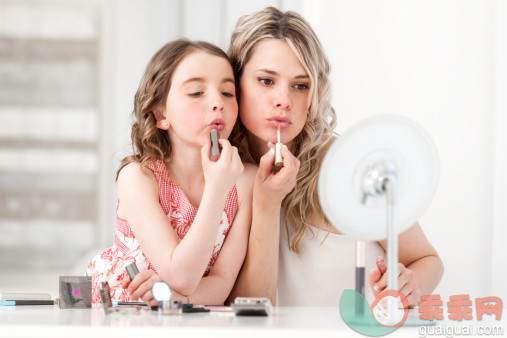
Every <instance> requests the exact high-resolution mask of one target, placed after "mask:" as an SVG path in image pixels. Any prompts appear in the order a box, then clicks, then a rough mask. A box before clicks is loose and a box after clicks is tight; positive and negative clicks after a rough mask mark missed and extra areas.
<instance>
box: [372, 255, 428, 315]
mask: <svg viewBox="0 0 507 338" xmlns="http://www.w3.org/2000/svg"><path fill="white" fill-rule="evenodd" d="M386 272H387V267H386V263H385V262H384V260H383V259H382V258H381V257H377V269H373V270H371V271H370V276H369V278H368V281H369V283H370V287H371V289H372V291H373V295H374V296H375V297H377V295H378V294H379V293H381V292H382V291H384V289H385V288H386V287H387V273H386ZM398 290H399V291H400V292H401V293H403V294H404V295H405V297H407V301H408V307H409V308H413V307H414V306H417V303H418V302H419V300H420V298H421V290H420V289H419V285H418V284H417V280H416V279H415V277H414V272H413V271H412V270H410V269H407V268H406V267H405V265H403V264H401V263H398Z"/></svg>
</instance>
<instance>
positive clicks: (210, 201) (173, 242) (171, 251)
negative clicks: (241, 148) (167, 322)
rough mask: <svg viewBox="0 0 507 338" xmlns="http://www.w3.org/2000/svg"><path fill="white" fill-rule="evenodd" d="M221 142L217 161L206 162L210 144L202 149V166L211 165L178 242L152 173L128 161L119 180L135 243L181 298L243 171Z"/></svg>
mask: <svg viewBox="0 0 507 338" xmlns="http://www.w3.org/2000/svg"><path fill="white" fill-rule="evenodd" d="M220 141H222V143H221V145H222V156H221V157H220V159H219V160H218V161H217V162H213V163H209V162H207V163H204V161H205V159H208V160H209V158H208V157H207V156H208V155H207V154H209V140H208V141H207V143H206V145H205V146H204V147H203V165H208V166H209V168H207V170H208V171H207V170H206V169H205V179H206V184H205V187H204V193H203V196H202V199H201V203H200V206H199V210H198V212H197V215H196V217H195V219H194V222H193V223H192V226H191V227H190V229H189V231H188V232H187V234H186V235H185V237H184V238H183V239H182V240H181V241H180V240H179V238H178V236H177V234H176V232H175V230H174V229H173V228H172V226H171V224H170V222H169V219H168V217H167V216H166V215H165V213H164V211H163V210H162V207H161V205H160V202H159V197H158V184H157V181H156V179H155V177H154V175H153V173H151V172H150V173H145V172H144V171H142V170H141V167H140V165H139V164H137V163H131V164H129V165H128V166H126V167H125V168H123V170H122V171H121V172H120V175H119V177H118V195H119V200H120V207H121V211H122V214H123V215H124V217H125V218H126V220H127V221H128V222H129V225H130V227H131V228H132V231H133V232H134V235H135V237H136V239H137V240H138V242H139V245H140V246H141V248H142V250H143V252H144V253H145V255H146V257H147V258H148V260H149V261H150V262H151V263H152V264H153V266H154V267H155V269H156V270H157V271H158V273H159V274H160V277H161V278H162V279H163V280H165V281H167V282H168V283H169V284H170V285H171V287H172V288H173V289H174V290H175V291H176V292H178V293H180V294H183V295H188V294H190V293H192V292H193V291H194V290H195V289H196V288H197V285H198V284H199V282H200V280H201V279H202V275H203V273H204V271H205V270H206V267H207V265H208V262H209V258H210V257H211V254H212V252H213V249H214V243H215V239H216V237H217V233H218V227H219V224H220V220H221V218H222V213H223V210H224V206H225V201H226V198H227V194H228V192H229V190H230V189H231V188H232V186H233V185H234V183H235V182H236V180H237V178H238V177H239V176H240V175H241V173H242V171H243V164H242V163H241V161H240V159H239V156H237V151H235V152H234V151H233V149H232V147H231V145H230V144H229V143H228V141H226V140H220ZM224 141H225V142H224ZM233 155H235V156H233ZM206 175H208V177H206Z"/></svg>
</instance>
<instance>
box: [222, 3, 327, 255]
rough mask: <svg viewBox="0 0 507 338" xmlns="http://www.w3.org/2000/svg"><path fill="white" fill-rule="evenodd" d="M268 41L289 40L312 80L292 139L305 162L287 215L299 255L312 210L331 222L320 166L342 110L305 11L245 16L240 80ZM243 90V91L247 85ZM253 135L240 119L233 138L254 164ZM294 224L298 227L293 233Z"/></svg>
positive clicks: (233, 54) (234, 49) (233, 53)
mask: <svg viewBox="0 0 507 338" xmlns="http://www.w3.org/2000/svg"><path fill="white" fill-rule="evenodd" d="M266 39H277V40H281V41H286V42H287V43H288V44H289V46H290V47H291V49H292V50H293V51H294V53H295V54H296V56H297V57H298V59H299V61H300V62H301V64H302V65H303V67H304V69H305V70H306V72H307V73H308V75H309V77H310V79H311V85H310V95H309V98H308V116H307V119H306V123H305V125H304V127H303V130H302V131H301V132H300V133H299V134H298V135H297V136H296V137H295V138H294V140H293V141H292V142H293V149H292V151H293V153H294V155H295V156H296V157H297V158H298V159H299V160H300V162H301V166H300V169H299V172H298V174H297V178H296V186H295V188H294V190H292V192H290V193H289V194H288V195H287V196H286V197H285V199H284V200H283V202H282V207H283V208H284V210H285V213H286V218H285V219H286V221H285V230H286V232H287V244H288V246H289V248H290V250H292V251H294V252H296V253H297V254H298V255H299V254H300V247H301V242H302V241H303V240H304V238H305V235H306V234H307V232H308V231H311V229H310V227H309V225H310V223H309V216H310V214H311V213H312V212H313V213H315V214H316V215H317V216H319V217H320V218H321V219H323V220H325V222H326V223H327V225H328V226H329V225H330V223H329V221H328V220H327V218H326V217H325V215H324V213H323V211H322V208H321V206H320V203H319V198H318V194H317V193H318V192H317V186H318V184H317V183H318V174H319V170H315V169H316V168H319V167H320V164H321V161H322V158H323V156H324V154H325V149H326V147H328V146H329V145H330V143H331V141H332V139H333V134H334V132H333V130H334V128H335V127H336V113H335V111H334V109H333V107H332V106H331V104H330V93H331V88H330V84H329V79H328V77H329V72H330V65H329V61H328V59H327V57H326V55H325V53H324V50H323V48H322V45H321V43H320V41H319V39H318V38H317V35H316V34H315V32H314V31H313V29H312V28H311V26H310V24H309V23H308V22H307V21H306V20H305V19H304V18H303V17H302V16H301V15H299V14H298V13H295V12H292V11H288V12H282V11H280V10H279V9H277V8H274V7H267V8H265V9H264V10H262V11H258V12H255V13H253V14H249V15H245V16H243V17H241V18H240V19H239V20H238V22H237V24H236V28H235V29H234V32H233V33H232V37H231V43H230V47H229V52H228V54H229V57H230V59H231V61H232V64H233V69H234V73H235V76H236V78H237V79H239V78H240V77H241V74H242V71H243V69H244V67H245V65H246V64H247V63H248V61H249V60H250V59H251V57H252V55H253V53H254V50H255V46H256V45H257V44H258V43H259V42H261V41H263V40H266ZM238 89H239V91H241V88H238ZM237 97H240V95H238V96H237ZM247 133H248V131H247V130H246V128H245V127H244V126H243V124H242V123H241V121H239V119H238V122H237V123H236V125H235V128H234V130H233V132H232V135H231V142H232V143H233V144H234V145H235V146H236V147H238V149H239V151H240V154H241V156H242V158H243V160H244V161H248V162H252V163H254V160H253V157H252V155H251V153H250V151H249V146H250V145H249V144H248V140H249V138H248V137H246V136H247ZM287 220H288V222H287ZM288 224H290V225H291V227H292V228H293V230H294V231H293V235H292V236H290V232H289V225H288Z"/></svg>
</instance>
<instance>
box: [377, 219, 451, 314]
mask: <svg viewBox="0 0 507 338" xmlns="http://www.w3.org/2000/svg"><path fill="white" fill-rule="evenodd" d="M398 241H399V245H398V250H399V265H398V274H399V277H398V289H399V290H400V291H402V292H403V294H405V296H406V297H407V300H408V303H409V306H415V305H417V303H418V302H419V299H420V297H421V295H428V294H431V292H433V290H434V289H435V288H436V286H437V285H438V283H439V282H440V279H441V278H442V275H443V274H444V265H443V263H442V260H441V259H440V257H439V256H438V253H437V251H436V250H435V249H434V248H433V246H431V244H430V243H429V241H428V239H427V238H426V236H425V235H424V232H423V231H422V229H421V226H420V225H419V223H416V224H415V225H414V226H412V227H411V228H410V229H408V230H407V231H405V232H403V233H402V234H400V235H399V237H398ZM379 244H380V245H381V246H382V247H383V248H384V249H385V250H387V242H386V241H379ZM369 281H370V286H371V287H372V291H373V294H374V295H375V296H377V294H379V293H380V292H381V291H382V290H384V289H385V287H386V286H387V273H383V274H381V273H380V272H379V271H378V270H377V269H374V270H372V271H371V272H370V278H369ZM375 287H376V288H377V289H375Z"/></svg>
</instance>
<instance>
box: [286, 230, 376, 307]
mask: <svg viewBox="0 0 507 338" xmlns="http://www.w3.org/2000/svg"><path fill="white" fill-rule="evenodd" d="M289 228H290V227H289ZM311 229H312V230H313V233H314V235H312V233H311V232H308V233H307V235H306V238H305V240H303V242H302V243H301V256H300V257H299V256H298V255H297V254H296V253H294V252H292V251H290V249H289V247H288V245H287V235H286V230H285V225H284V223H283V221H282V222H281V229H280V257H279V262H278V295H277V297H278V298H277V304H278V305H279V306H336V307H337V306H339V304H340V297H341V295H342V292H343V290H345V289H352V290H354V289H355V276H356V272H355V271H356V269H355V263H356V254H355V252H356V250H355V247H356V240H355V239H353V238H352V237H349V236H347V235H338V234H333V233H328V232H327V231H325V230H322V229H319V228H316V227H311ZM377 256H381V257H384V259H385V251H384V249H383V248H382V247H381V246H380V244H379V243H378V242H365V265H366V266H365V286H364V290H365V295H366V299H367V300H368V302H369V303H370V304H371V302H372V301H373V299H374V297H373V293H372V291H371V287H370V285H369V283H368V276H369V274H370V271H371V269H374V268H376V263H375V262H376V258H377Z"/></svg>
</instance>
